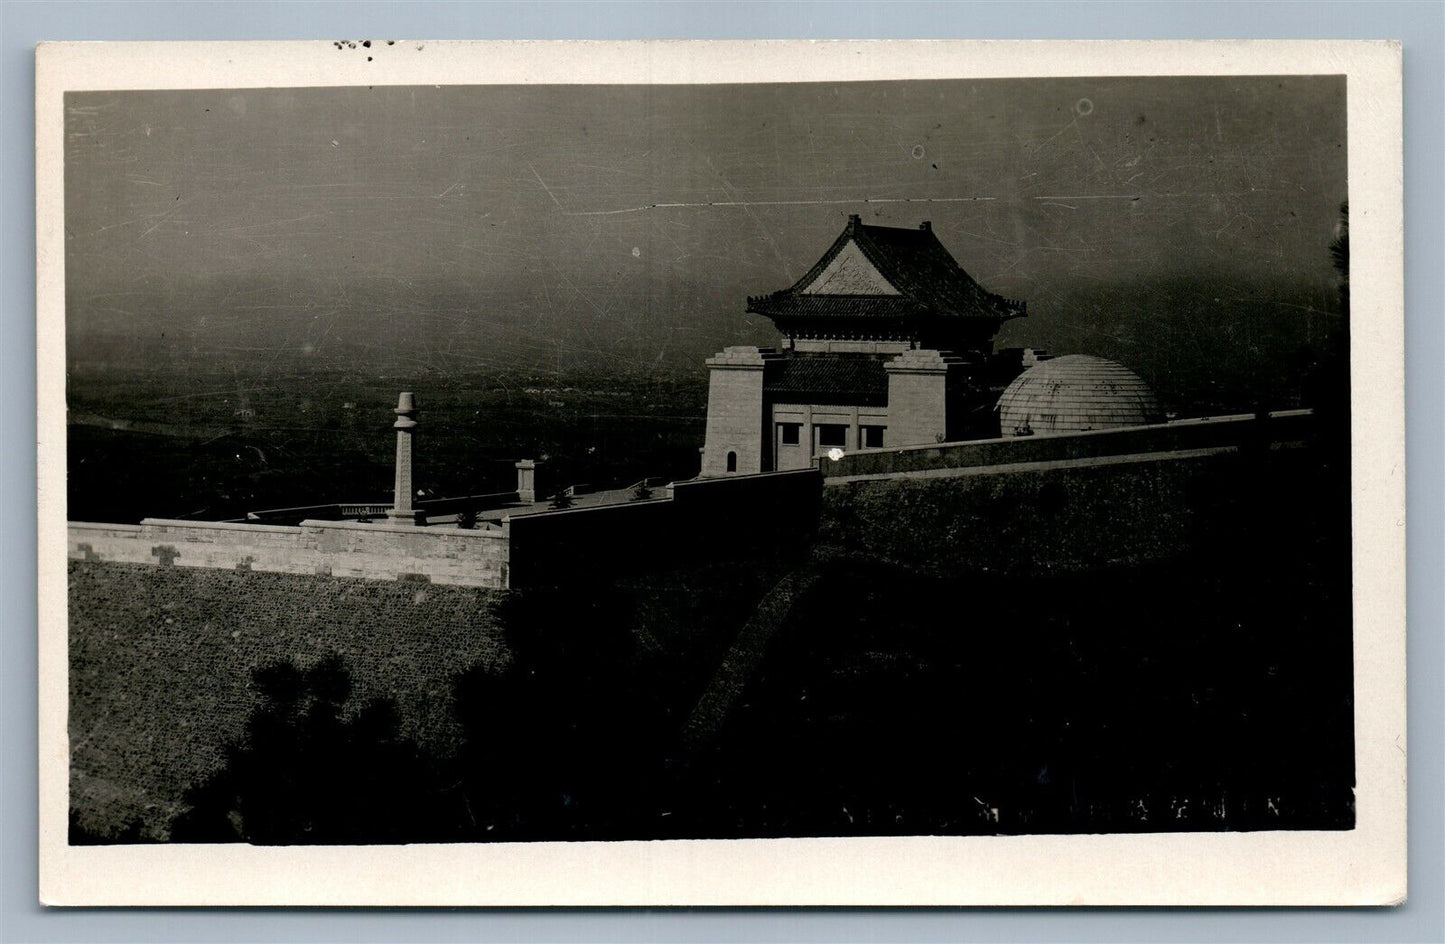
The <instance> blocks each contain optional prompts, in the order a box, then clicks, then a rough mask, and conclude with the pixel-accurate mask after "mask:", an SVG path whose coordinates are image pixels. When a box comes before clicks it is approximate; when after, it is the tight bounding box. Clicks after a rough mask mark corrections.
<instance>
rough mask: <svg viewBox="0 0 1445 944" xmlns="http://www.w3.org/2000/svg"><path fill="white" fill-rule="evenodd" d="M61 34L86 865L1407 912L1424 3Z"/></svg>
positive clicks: (76, 664)
mask: <svg viewBox="0 0 1445 944" xmlns="http://www.w3.org/2000/svg"><path fill="white" fill-rule="evenodd" d="M37 74H38V83H37V84H38V97H37V126H36V134H37V139H36V154H37V161H38V168H39V177H38V193H37V200H38V213H39V218H38V219H39V245H38V262H39V290H40V291H39V311H38V313H37V317H38V324H37V343H38V352H39V390H38V398H39V468H40V480H39V499H40V523H39V526H40V530H39V535H40V545H39V559H40V581H41V586H40V590H41V610H40V614H41V626H40V633H41V656H40V667H39V668H40V691H41V712H40V717H41V731H40V734H41V739H40V743H41V752H42V757H41V777H42V783H41V804H42V809H41V856H40V868H41V895H42V898H43V900H44V901H45V902H47V903H49V904H52V905H122V904H134V905H528V906H535V905H553V906H555V905H764V906H766V905H817V906H829V905H1068V904H1073V905H1078V904H1083V905H1118V904H1139V905H1153V904H1167V905H1384V904H1392V903H1397V902H1399V901H1402V900H1403V899H1404V896H1405V894H1406V879H1405V821H1406V797H1405V709H1404V705H1405V700H1404V696H1405V658H1404V654H1405V609H1404V599H1405V598H1404V580H1405V577H1404V548H1405V543H1404V537H1405V536H1404V494H1405V493H1404V405H1403V402H1404V401H1403V340H1402V338H1403V317H1404V316H1403V288H1402V280H1403V275H1402V259H1403V249H1402V228H1401V219H1402V195H1401V97H1400V47H1399V45H1398V44H1393V43H1383V42H1380V43H1364V42H1238V43H1236V42H1215V43H1187V42H1148V43H1113V42H1106V43H1097V42H1096V43H1019V42H1008V43H1003V42H988V43H981V42H913V43H909V42H885V43H879V42H863V43H854V42H836V43H805V42H770V43H687V42H675V43H671V42H646V43H575V44H569V43H429V42H421V41H403V40H393V39H386V38H373V39H369V40H364V39H356V40H341V41H336V42H298V43H266V44H260V43H258V44H236V43H216V44H202V43H178V44H167V43H156V44H138V43H137V44H126V43H101V44H55V45H45V46H42V47H40V48H39V50H38V51H37ZM1351 237H1353V239H1352V238H1351Z"/></svg>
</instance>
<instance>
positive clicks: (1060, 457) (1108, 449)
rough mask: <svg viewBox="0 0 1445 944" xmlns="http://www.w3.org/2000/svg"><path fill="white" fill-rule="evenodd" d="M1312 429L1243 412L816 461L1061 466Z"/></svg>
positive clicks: (860, 468)
mask: <svg viewBox="0 0 1445 944" xmlns="http://www.w3.org/2000/svg"><path fill="white" fill-rule="evenodd" d="M1313 427H1314V411H1313V410H1284V411H1280V412H1276V413H1268V414H1262V415H1255V414H1250V413H1245V414H1237V415H1233V416H1218V417H1204V418H1200V419H1189V420H1176V421H1174V422H1172V423H1160V424H1156V425H1153V426H1130V427H1127V428H1124V429H1108V430H1092V431H1088V432H1080V433H1042V434H1038V435H1034V436H1018V437H1014V438H1010V439H981V440H974V441H971V442H955V443H939V444H937V445H933V446H904V447H902V448H898V449H870V450H865V451H861V452H847V453H844V454H843V455H842V456H840V457H839V458H837V459H829V458H828V457H827V456H820V457H819V458H818V469H819V471H821V472H822V474H823V477H824V478H840V477H843V476H854V475H889V474H895V473H903V472H921V471H926V470H930V469H967V468H977V467H980V466H991V465H1014V464H1018V463H1025V462H1063V461H1069V460H1075V459H1092V458H1100V457H1105V456H1124V455H1135V454H1148V453H1157V452H1180V451H1186V450H1191V449H1209V448H1220V447H1230V446H1239V445H1242V444H1244V443H1246V442H1258V441H1260V440H1261V439H1262V438H1264V437H1268V439H1269V441H1272V442H1278V441H1291V440H1297V439H1302V438H1305V437H1307V436H1308V435H1309V434H1310V433H1311V431H1312V430H1313Z"/></svg>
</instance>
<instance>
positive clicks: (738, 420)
mask: <svg viewBox="0 0 1445 944" xmlns="http://www.w3.org/2000/svg"><path fill="white" fill-rule="evenodd" d="M775 356H776V354H774V352H772V351H763V350H760V349H758V348H755V347H730V348H727V349H725V350H724V351H722V352H721V353H720V354H718V355H717V356H715V357H712V358H709V359H708V362H707V364H708V367H709V369H710V373H709V377H708V395H707V438H706V441H705V445H704V447H703V455H702V474H703V475H710V476H711V475H730V474H739V475H742V474H750V473H756V472H763V471H766V470H767V466H768V458H769V457H768V449H767V444H768V436H770V435H771V429H770V428H769V429H765V427H770V424H769V423H767V417H766V416H764V413H763V368H764V365H765V364H766V362H767V360H768V359H769V358H771V357H775ZM729 453H732V454H733V455H734V456H735V459H736V461H735V465H736V468H734V469H732V470H729V469H728V461H727V459H728V454H729Z"/></svg>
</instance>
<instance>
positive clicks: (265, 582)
mask: <svg viewBox="0 0 1445 944" xmlns="http://www.w3.org/2000/svg"><path fill="white" fill-rule="evenodd" d="M69 584H70V586H69V597H68V598H69V630H70V634H69V647H70V717H69V733H70V753H71V765H72V767H71V807H72V809H73V810H74V811H75V813H76V815H77V817H78V820H79V822H80V824H81V825H82V826H83V827H85V828H88V829H91V830H93V831H97V832H101V833H105V832H109V831H112V830H116V829H118V828H120V827H123V826H124V825H125V824H128V823H131V822H139V823H140V824H141V829H142V835H143V836H144V837H146V838H152V839H158V838H164V837H165V836H166V834H167V832H166V831H167V825H168V823H169V822H170V820H171V818H172V817H173V816H174V815H175V814H176V813H177V812H179V811H180V809H181V807H182V803H183V797H184V792H185V789H186V788H187V787H188V786H190V785H192V784H194V783H196V782H197V781H199V780H200V779H202V778H204V777H205V776H206V775H207V774H209V773H210V772H212V771H213V770H215V769H217V768H218V767H220V766H221V764H222V763H223V758H222V754H221V749H222V746H223V745H224V744H225V743H226V742H227V741H228V740H231V739H234V738H236V737H237V736H239V735H240V734H241V731H242V726H243V725H244V723H245V719H246V715H247V713H248V712H249V711H250V710H251V708H252V707H253V706H254V705H255V704H256V696H255V694H254V692H253V691H252V690H251V684H250V683H251V679H250V675H251V670H252V669H254V668H256V667H259V666H262V665H267V664H270V663H272V662H275V661H277V660H290V661H292V662H294V663H295V664H296V665H298V666H299V667H301V668H303V669H304V668H307V667H309V666H311V665H313V664H315V663H316V662H317V661H319V660H320V659H322V658H324V657H326V656H328V655H331V654H336V655H339V656H341V657H342V658H343V660H344V661H345V664H346V666H347V668H348V669H349V670H350V671H351V676H352V686H353V702H352V704H354V705H359V704H363V703H365V702H366V701H369V700H370V699H372V698H378V697H383V698H391V699H394V700H395V701H396V703H397V706H398V714H399V716H400V719H401V724H402V729H403V734H404V735H406V736H408V737H413V738H416V739H418V740H419V741H421V742H422V743H424V744H427V745H431V746H439V747H445V746H446V745H448V744H450V743H451V742H452V741H453V740H454V739H455V737H456V735H457V731H456V728H455V725H454V722H453V720H452V717H451V698H452V692H451V683H452V678H453V677H454V676H455V674H456V673H458V672H460V671H462V670H463V669H465V668H467V667H469V666H472V665H478V664H480V665H485V666H490V667H495V668H497V669H500V668H501V667H502V666H503V665H504V664H505V663H506V661H507V660H508V658H509V655H508V652H507V649H506V646H505V644H504V642H503V639H502V633H501V630H500V628H499V621H498V618H497V616H496V613H495V607H496V604H497V603H498V601H499V600H500V599H501V594H499V593H497V592H495V591H491V590H484V589H478V588H473V587H457V586H423V585H418V584H412V583H399V582H396V581H373V580H347V579H340V578H335V577H317V576H315V575H305V576H302V575H294V574H278V573H262V572H257V571H249V572H247V571H235V570H231V571H225V570H206V569H200V568H184V567H156V566H142V565H137V564H129V563H115V562H98V561H81V560H76V561H71V562H70V565H69Z"/></svg>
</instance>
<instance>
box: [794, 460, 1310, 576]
mask: <svg viewBox="0 0 1445 944" xmlns="http://www.w3.org/2000/svg"><path fill="white" fill-rule="evenodd" d="M1320 477H1321V466H1320V464H1319V456H1318V454H1317V452H1316V450H1312V449H1308V448H1294V449H1282V450H1263V451H1259V452H1243V453H1241V452H1225V453H1213V454H1194V453H1188V452H1185V453H1177V454H1173V455H1169V454H1160V455H1156V456H1153V457H1151V458H1149V459H1147V460H1145V461H1135V462H1121V463H1114V464H1099V465H1083V464H1075V465H1055V466H1052V467H1044V468H1030V467H1023V468H1016V469H1000V470H998V471H996V472H993V473H991V474H959V475H951V476H942V475H940V476H928V477H906V478H905V477H894V478H879V479H854V480H848V481H843V480H837V479H834V480H830V481H829V483H828V484H827V485H826V486H825V488H824V490H823V506H822V507H823V512H822V521H821V523H820V525H819V539H820V541H822V542H823V543H824V544H826V545H829V546H831V547H833V548H834V549H835V550H837V551H840V552H842V553H845V554H856V555H860V556H864V557H868V558H871V559H877V560H883V561H889V562H893V563H898V564H902V565H904V566H907V567H911V568H917V569H920V570H923V571H925V572H929V573H935V574H950V573H958V572H963V571H969V572H988V571H996V572H1002V573H1006V574H1009V575H1011V576H1021V575H1028V574H1036V573H1060V572H1070V571H1074V572H1083V571H1090V570H1094V569H1097V568H1100V567H1113V566H1119V565H1125V566H1129V565H1137V564H1144V563H1148V562H1155V561H1164V560H1173V559H1179V558H1181V557H1183V556H1185V555H1188V554H1193V553H1206V552H1207V553H1210V554H1214V555H1216V556H1217V555H1218V554H1221V553H1223V554H1226V555H1228V554H1230V553H1233V551H1234V550H1237V549H1231V548H1229V547H1223V548H1221V547H1216V546H1213V545H1212V544H1211V542H1212V541H1214V540H1215V539H1216V535H1217V533H1218V532H1219V530H1220V528H1221V527H1222V522H1224V521H1225V520H1226V519H1229V520H1236V521H1237V520H1239V519H1240V516H1244V517H1246V518H1249V519H1250V520H1251V521H1252V524H1251V525H1250V528H1256V527H1257V528H1261V529H1263V530H1264V531H1265V532H1266V533H1268V532H1270V531H1271V529H1272V528H1275V526H1274V525H1272V524H1271V521H1273V520H1275V519H1276V518H1277V519H1278V521H1279V522H1281V523H1280V524H1279V525H1278V526H1277V529H1287V528H1294V527H1297V524H1290V523H1288V522H1291V521H1293V522H1296V523H1297V522H1298V521H1300V520H1307V519H1308V518H1309V517H1310V516H1311V515H1313V514H1315V513H1316V511H1312V510H1311V507H1310V503H1312V502H1313V503H1315V506H1316V508H1317V510H1318V509H1323V508H1326V507H1328V506H1327V505H1326V503H1325V502H1324V501H1323V500H1319V499H1318V498H1317V496H1316V492H1317V491H1318V488H1319V485H1318V483H1317V481H1316V480H1318V479H1320ZM1305 485H1308V486H1309V487H1308V488H1306V487H1304V486H1305ZM1318 513H1323V511H1318ZM1291 516H1293V517H1291ZM1256 519H1257V520H1256ZM1225 530H1226V531H1227V530H1228V529H1225ZM1247 530H1249V529H1248V528H1243V527H1239V528H1235V533H1245V532H1246V531H1247Z"/></svg>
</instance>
